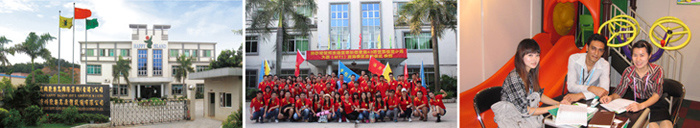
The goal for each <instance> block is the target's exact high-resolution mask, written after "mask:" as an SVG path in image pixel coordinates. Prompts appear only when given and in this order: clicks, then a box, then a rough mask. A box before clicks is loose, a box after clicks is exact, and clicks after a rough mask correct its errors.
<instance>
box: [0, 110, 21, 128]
mask: <svg viewBox="0 0 700 128" xmlns="http://www.w3.org/2000/svg"><path fill="white" fill-rule="evenodd" d="M2 126H3V127H5V128H18V127H22V126H24V122H22V115H20V114H19V111H17V110H14V109H10V111H9V112H8V114H7V117H4V118H3V119H2Z"/></svg>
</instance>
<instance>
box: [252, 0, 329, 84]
mask: <svg viewBox="0 0 700 128" xmlns="http://www.w3.org/2000/svg"><path fill="white" fill-rule="evenodd" d="M297 7H299V8H297ZM298 9H308V10H309V11H311V12H316V2H314V0H250V1H248V3H247V4H246V12H248V14H247V15H248V16H249V17H250V18H251V19H252V23H251V24H250V28H249V29H248V30H250V31H252V32H253V33H261V34H262V37H263V39H267V38H268V35H270V33H271V30H272V29H276V30H277V31H276V32H277V35H276V36H277V37H276V42H275V46H274V47H275V50H273V51H275V53H276V56H275V59H277V60H276V61H275V62H276V63H275V65H277V68H275V72H276V73H280V72H281V71H282V69H281V68H280V67H281V66H280V65H282V47H283V44H282V43H283V42H285V41H287V35H288V34H287V30H286V29H288V28H291V29H292V30H293V31H294V32H295V33H299V34H300V36H307V35H309V31H310V28H311V27H312V25H311V23H310V21H311V19H309V18H308V17H307V16H306V15H304V14H302V13H300V11H298ZM275 23H277V24H275ZM290 26H291V27H290Z"/></svg>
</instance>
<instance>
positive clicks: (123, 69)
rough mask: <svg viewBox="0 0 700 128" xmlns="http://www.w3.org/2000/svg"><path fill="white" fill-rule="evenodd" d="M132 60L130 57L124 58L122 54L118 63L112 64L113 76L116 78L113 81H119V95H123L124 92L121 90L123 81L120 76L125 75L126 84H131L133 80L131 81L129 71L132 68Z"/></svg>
mask: <svg viewBox="0 0 700 128" xmlns="http://www.w3.org/2000/svg"><path fill="white" fill-rule="evenodd" d="M130 63H131V60H130V59H126V60H125V59H123V58H122V56H119V60H117V64H115V65H112V77H113V78H114V79H113V80H112V81H117V97H121V96H122V95H121V94H122V93H121V92H120V91H121V86H119V85H120V84H121V81H120V79H119V77H124V81H126V85H127V87H128V86H131V82H129V71H130V70H131V65H130Z"/></svg>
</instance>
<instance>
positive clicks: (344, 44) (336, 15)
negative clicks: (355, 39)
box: [329, 4, 350, 49]
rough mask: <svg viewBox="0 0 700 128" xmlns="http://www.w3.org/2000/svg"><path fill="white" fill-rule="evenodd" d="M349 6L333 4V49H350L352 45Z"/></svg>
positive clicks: (331, 32)
mask: <svg viewBox="0 0 700 128" xmlns="http://www.w3.org/2000/svg"><path fill="white" fill-rule="evenodd" d="M348 17H349V16H348V4H331V20H330V21H331V30H330V41H331V45H333V46H329V47H331V49H348V47H349V45H350V43H349V42H350V41H349V40H350V27H349V23H348V22H349V18H348Z"/></svg>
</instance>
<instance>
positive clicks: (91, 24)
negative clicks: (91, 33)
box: [85, 18, 100, 30]
mask: <svg viewBox="0 0 700 128" xmlns="http://www.w3.org/2000/svg"><path fill="white" fill-rule="evenodd" d="M99 25H100V24H99V23H97V18H94V19H85V30H90V29H93V28H96V27H97V26H99Z"/></svg>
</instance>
